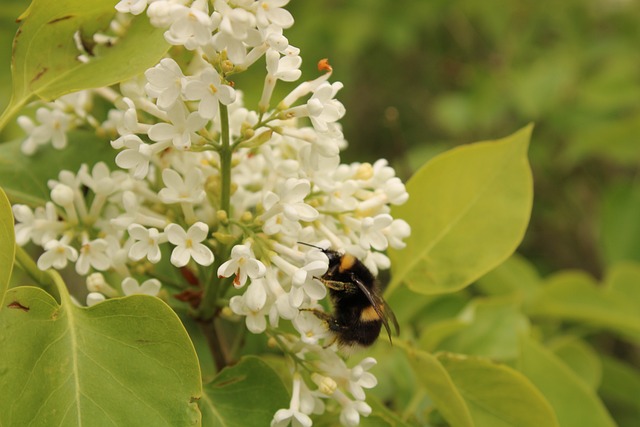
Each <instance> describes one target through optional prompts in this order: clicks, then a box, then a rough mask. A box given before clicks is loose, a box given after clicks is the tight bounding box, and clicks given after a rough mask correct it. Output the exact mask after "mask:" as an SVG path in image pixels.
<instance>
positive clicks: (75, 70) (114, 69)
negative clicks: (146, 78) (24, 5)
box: [0, 0, 168, 129]
mask: <svg viewBox="0 0 640 427" xmlns="http://www.w3.org/2000/svg"><path fill="white" fill-rule="evenodd" d="M116 3H117V1H116V0H94V1H90V2H88V1H84V0H59V1H55V2H51V1H47V0H34V1H33V3H31V5H30V6H29V9H27V11H26V12H25V13H24V14H23V15H22V16H21V18H20V19H21V21H22V25H21V26H20V30H19V31H18V33H17V34H16V37H15V39H14V43H13V55H14V56H13V63H12V71H13V95H12V98H11V102H10V104H9V106H8V107H7V109H6V110H5V111H4V113H3V114H2V117H0V129H2V128H3V127H4V125H5V124H6V122H7V121H8V120H9V119H10V118H11V117H13V116H14V115H15V113H16V112H17V111H18V110H19V109H20V108H21V107H22V106H23V105H25V104H26V103H27V102H28V101H29V100H30V99H31V98H32V97H33V96H39V97H41V98H43V99H45V100H51V99H54V98H57V97H59V96H61V95H64V94H66V93H70V92H75V91H79V90H82V89H88V88H97V87H103V86H109V85H112V84H115V83H118V82H120V81H123V80H126V79H128V78H131V77H134V76H136V75H138V74H140V73H142V72H143V71H144V70H146V69H147V68H149V67H151V66H153V65H154V64H155V63H157V62H158V61H159V60H160V58H162V56H163V55H164V54H165V52H166V51H167V49H168V44H167V43H166V42H165V41H164V39H163V33H164V30H163V29H159V28H154V27H152V26H151V24H150V23H149V21H148V19H147V17H146V16H145V15H141V16H138V17H135V18H134V19H133V21H132V23H131V26H130V27H129V28H128V29H127V31H126V33H125V34H124V35H122V36H121V37H120V38H119V39H118V40H117V42H116V43H115V44H113V45H110V46H107V45H97V46H95V47H94V48H93V49H92V51H93V56H89V61H88V62H86V63H85V62H81V61H79V60H78V59H77V57H78V55H79V54H80V53H81V52H80V51H79V50H78V48H77V47H76V44H75V42H74V39H73V36H74V33H76V31H81V37H82V39H83V40H85V41H87V43H92V36H93V34H94V33H95V32H99V31H105V30H107V29H108V27H109V23H110V22H111V20H112V19H113V17H114V16H115V9H114V6H115V4H116Z"/></svg>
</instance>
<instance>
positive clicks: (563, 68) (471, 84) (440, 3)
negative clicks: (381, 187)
mask: <svg viewBox="0 0 640 427" xmlns="http://www.w3.org/2000/svg"><path fill="white" fill-rule="evenodd" d="M28 3H29V2H28V1H25V0H0V5H1V6H2V7H0V19H1V22H0V64H3V66H2V67H0V106H4V105H6V104H7V102H8V99H9V96H10V88H9V85H10V72H9V63H10V54H11V40H12V38H13V34H14V33H15V30H16V29H17V24H16V22H15V19H16V17H17V16H18V15H19V14H20V13H21V11H22V10H24V9H25V8H26V7H27V5H28ZM288 8H289V10H290V11H291V12H292V13H293V15H294V17H295V19H296V25H294V27H293V28H291V29H289V30H287V31H286V33H285V34H286V35H287V37H288V38H289V40H290V42H291V43H292V44H293V45H295V46H298V47H300V48H301V50H302V57H303V59H304V63H303V78H306V79H311V78H313V77H315V76H316V75H317V74H318V72H317V70H316V64H317V61H318V60H320V59H321V58H324V57H328V58H329V60H330V62H331V64H332V65H333V67H334V80H339V81H342V82H343V83H344V84H345V86H344V89H342V90H341V92H340V94H339V99H340V100H341V101H342V102H343V103H344V104H345V106H346V108H347V115H346V117H345V118H344V119H343V120H342V124H343V126H344V132H345V136H346V138H347V140H348V141H349V143H350V146H349V148H348V149H347V151H346V152H344V154H343V158H344V160H345V161H349V162H350V161H374V160H375V159H377V158H380V157H384V158H387V159H389V161H390V162H391V163H392V164H393V165H394V166H395V167H396V168H397V170H398V173H399V175H400V176H402V177H403V178H405V179H407V178H408V177H410V176H411V173H412V171H414V170H415V169H416V168H418V167H419V166H420V165H421V164H423V163H424V162H425V161H426V160H427V159H429V158H430V157H432V156H434V155H435V154H437V153H439V152H442V151H444V150H446V149H448V148H451V147H453V146H455V145H459V144H464V143H470V142H474V141H477V140H484V139H493V138H498V137H502V136H505V135H507V134H510V133H512V132H514V131H515V130H517V129H519V128H520V127H522V126H524V125H525V124H527V123H528V122H534V123H535V125H536V127H535V131H534V136H533V141H532V144H531V150H530V157H531V162H532V166H533V169H534V176H535V186H536V187H535V197H536V199H535V206H534V212H533V218H532V222H531V226H530V229H529V233H528V234H527V237H526V238H525V242H524V243H523V246H522V249H521V252H523V253H524V254H525V255H527V256H528V257H529V258H530V259H532V260H534V261H535V262H536V265H537V266H538V268H539V269H540V270H541V271H542V272H549V271H555V270H557V269H560V268H579V269H583V270H586V271H588V272H590V273H592V274H594V275H595V276H597V277H601V276H602V274H603V272H604V270H605V269H606V266H607V265H609V264H611V263H612V262H614V261H618V260H621V259H634V260H638V261H640V189H639V188H638V187H639V186H638V185H637V184H638V183H637V180H638V178H637V175H638V165H639V164H640V136H639V135H640V2H638V1H634V0H586V1H585V0H565V1H562V2H555V1H550V0H539V1H507V0H491V1H483V2H478V1H472V0H429V1H415V0H396V1H393V2H392V1H385V0H323V1H314V2H310V1H301V0H292V1H291V3H290V5H289V6H288ZM256 68H259V69H256V70H255V72H256V76H257V75H260V77H259V78H256V79H253V80H252V79H251V77H252V76H251V75H249V76H246V77H245V76H239V77H238V80H242V82H241V83H242V86H240V85H239V87H244V88H245V91H246V92H247V97H246V99H247V102H248V103H249V106H251V102H255V101H257V99H258V97H259V96H260V87H261V85H262V73H263V70H262V68H261V67H256ZM281 86H282V85H281ZM280 89H281V93H282V92H283V91H284V90H286V87H285V88H280ZM20 136H21V132H20V130H19V129H17V128H16V127H15V126H13V127H9V128H8V129H7V130H5V132H4V133H3V135H2V139H3V140H7V139H13V138H16V137H20Z"/></svg>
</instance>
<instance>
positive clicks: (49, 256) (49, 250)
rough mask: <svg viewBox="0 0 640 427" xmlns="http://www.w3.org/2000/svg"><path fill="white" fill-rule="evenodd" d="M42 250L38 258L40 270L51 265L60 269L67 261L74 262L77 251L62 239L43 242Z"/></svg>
mask: <svg viewBox="0 0 640 427" xmlns="http://www.w3.org/2000/svg"><path fill="white" fill-rule="evenodd" d="M44 250H45V252H44V253H43V254H42V255H40V258H38V268H39V269H40V270H47V269H49V268H51V267H53V268H55V269H57V270H60V269H63V268H65V267H66V266H67V261H71V262H75V260H77V259H78V251H77V250H76V249H75V248H73V247H72V246H69V245H68V244H67V243H66V242H64V241H63V240H49V241H48V242H46V243H45V245H44Z"/></svg>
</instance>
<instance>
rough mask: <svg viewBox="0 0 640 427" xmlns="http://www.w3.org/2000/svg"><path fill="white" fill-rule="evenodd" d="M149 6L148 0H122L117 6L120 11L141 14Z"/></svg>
mask: <svg viewBox="0 0 640 427" xmlns="http://www.w3.org/2000/svg"><path fill="white" fill-rule="evenodd" d="M146 7H147V0H120V2H119V3H118V4H116V6H115V8H116V10H117V11H118V12H120V13H130V14H132V15H140V14H141V13H142V12H144V10H145V9H146Z"/></svg>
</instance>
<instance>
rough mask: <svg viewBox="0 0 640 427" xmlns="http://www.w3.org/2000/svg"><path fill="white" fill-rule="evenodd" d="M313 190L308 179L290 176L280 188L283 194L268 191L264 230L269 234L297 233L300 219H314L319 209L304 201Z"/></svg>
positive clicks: (262, 217)
mask: <svg viewBox="0 0 640 427" xmlns="http://www.w3.org/2000/svg"><path fill="white" fill-rule="evenodd" d="M310 191H311V184H310V182H309V181H308V180H306V179H296V178H289V179H287V181H286V182H285V183H284V185H283V186H282V188H281V190H280V194H281V196H279V195H278V194H275V193H273V192H267V193H266V194H265V196H264V199H263V202H262V204H263V206H264V209H265V211H266V212H265V213H264V214H262V216H261V219H262V220H264V221H265V224H264V226H263V230H264V232H265V233H267V234H276V233H279V232H281V231H289V233H290V234H293V233H295V232H296V231H297V230H298V229H299V227H300V224H299V223H298V221H313V220H315V219H316V218H317V217H318V211H317V210H315V209H314V208H312V207H311V206H309V205H308V204H306V203H305V202H304V199H305V197H306V196H307V195H308V194H309V192H310Z"/></svg>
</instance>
